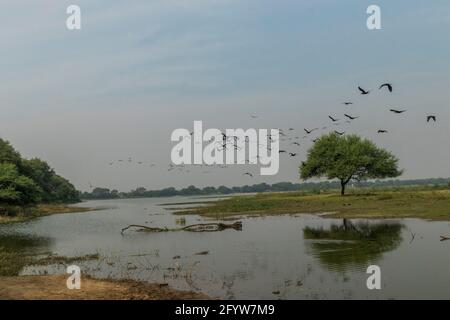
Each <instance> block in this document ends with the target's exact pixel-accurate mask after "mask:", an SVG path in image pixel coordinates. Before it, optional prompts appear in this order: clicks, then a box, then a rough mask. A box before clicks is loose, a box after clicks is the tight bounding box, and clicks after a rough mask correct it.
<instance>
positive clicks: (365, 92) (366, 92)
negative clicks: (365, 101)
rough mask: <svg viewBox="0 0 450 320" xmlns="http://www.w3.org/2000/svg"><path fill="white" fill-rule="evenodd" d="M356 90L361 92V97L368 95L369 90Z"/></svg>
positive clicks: (359, 88)
mask: <svg viewBox="0 0 450 320" xmlns="http://www.w3.org/2000/svg"><path fill="white" fill-rule="evenodd" d="M358 90H359V91H360V92H361V94H362V95H366V94H369V93H370V91H369V90H364V89H363V88H361V87H358Z"/></svg>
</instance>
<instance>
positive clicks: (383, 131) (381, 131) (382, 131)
mask: <svg viewBox="0 0 450 320" xmlns="http://www.w3.org/2000/svg"><path fill="white" fill-rule="evenodd" d="M378 133H388V131H387V130H383V129H380V130H378Z"/></svg>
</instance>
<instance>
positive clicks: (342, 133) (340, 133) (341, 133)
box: [334, 130, 345, 136]
mask: <svg viewBox="0 0 450 320" xmlns="http://www.w3.org/2000/svg"><path fill="white" fill-rule="evenodd" d="M334 133H336V134H338V135H340V136H342V135H344V134H345V132H339V131H336V130H334Z"/></svg>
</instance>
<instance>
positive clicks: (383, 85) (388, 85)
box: [379, 83, 392, 92]
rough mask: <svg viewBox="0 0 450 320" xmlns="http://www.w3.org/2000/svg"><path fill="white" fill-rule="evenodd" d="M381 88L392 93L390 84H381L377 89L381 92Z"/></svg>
mask: <svg viewBox="0 0 450 320" xmlns="http://www.w3.org/2000/svg"><path fill="white" fill-rule="evenodd" d="M383 87H386V88H388V90H389V92H392V84H390V83H383V84H382V85H381V86H380V88H379V89H380V90H381V89H383Z"/></svg>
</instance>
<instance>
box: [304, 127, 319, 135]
mask: <svg viewBox="0 0 450 320" xmlns="http://www.w3.org/2000/svg"><path fill="white" fill-rule="evenodd" d="M303 130H305V132H306V133H307V134H310V133H311V132H313V131H314V130H317V128H314V129H311V130H308V129H303Z"/></svg>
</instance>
